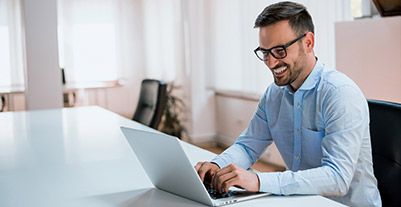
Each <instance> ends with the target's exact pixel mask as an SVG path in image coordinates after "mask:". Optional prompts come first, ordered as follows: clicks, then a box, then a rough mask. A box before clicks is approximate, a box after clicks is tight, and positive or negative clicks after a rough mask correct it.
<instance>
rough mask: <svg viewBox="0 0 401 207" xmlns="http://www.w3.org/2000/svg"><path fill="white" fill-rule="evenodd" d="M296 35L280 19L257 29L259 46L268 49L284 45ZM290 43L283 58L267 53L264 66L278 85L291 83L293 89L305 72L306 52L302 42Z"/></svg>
mask: <svg viewBox="0 0 401 207" xmlns="http://www.w3.org/2000/svg"><path fill="white" fill-rule="evenodd" d="M297 37H298V36H297V35H296V34H295V32H294V31H293V30H292V28H291V27H290V25H289V24H288V21H280V22H277V23H275V24H273V25H269V26H265V27H261V28H260V30H259V44H260V45H259V46H260V47H261V48H265V49H269V48H272V47H275V46H279V45H285V44H287V43H288V42H291V41H292V40H294V39H296V38H297ZM301 41H302V39H301V40H299V41H298V42H296V43H294V44H292V45H291V46H289V47H288V48H286V52H287V56H286V57H285V58H283V59H276V58H274V57H273V56H272V55H271V54H269V56H268V59H267V60H266V61H264V62H265V64H266V66H267V67H268V68H269V69H270V70H271V72H272V73H273V77H274V82H275V83H276V85H278V86H284V85H288V84H291V86H292V87H293V89H295V90H296V89H298V88H299V87H300V86H301V85H302V83H303V81H304V80H305V78H306V76H307V74H306V75H305V74H304V73H305V72H303V71H304V70H303V67H304V62H305V59H306V53H305V50H304V48H303V46H302V45H303V44H301V43H300V42H301Z"/></svg>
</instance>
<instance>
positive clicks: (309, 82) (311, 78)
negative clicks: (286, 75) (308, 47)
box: [285, 60, 324, 94]
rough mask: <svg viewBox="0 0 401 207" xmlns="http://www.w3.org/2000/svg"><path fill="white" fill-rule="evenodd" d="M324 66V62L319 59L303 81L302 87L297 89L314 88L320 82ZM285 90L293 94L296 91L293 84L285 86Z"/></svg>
mask: <svg viewBox="0 0 401 207" xmlns="http://www.w3.org/2000/svg"><path fill="white" fill-rule="evenodd" d="M323 66H324V65H323V64H322V63H320V62H319V60H317V61H316V64H315V66H314V67H313V69H312V71H311V73H310V74H309V75H308V77H307V78H306V79H305V81H304V82H303V83H302V85H301V87H299V89H298V90H297V91H299V90H310V89H312V88H314V87H315V86H316V84H317V83H318V82H319V79H320V74H321V71H322V70H323ZM285 90H286V91H288V92H289V93H291V94H293V93H294V91H293V90H292V88H291V86H289V85H287V86H285Z"/></svg>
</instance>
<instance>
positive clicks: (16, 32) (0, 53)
mask: <svg viewBox="0 0 401 207" xmlns="http://www.w3.org/2000/svg"><path fill="white" fill-rule="evenodd" d="M21 22H22V21H21V7H20V3H19V1H16V0H0V87H3V88H4V87H5V88H7V89H12V88H13V87H18V88H21V87H23V85H24V76H23V74H24V73H23V55H22V51H23V50H22V35H21V34H22V23H21Z"/></svg>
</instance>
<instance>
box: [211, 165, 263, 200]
mask: <svg viewBox="0 0 401 207" xmlns="http://www.w3.org/2000/svg"><path fill="white" fill-rule="evenodd" d="M212 185H213V186H214V187H215V189H216V190H217V192H219V193H222V192H228V189H229V188H230V187H231V186H238V187H240V188H243V189H246V190H247V191H251V192H257V191H259V178H258V176H257V175H256V174H255V173H252V172H249V171H247V170H245V169H242V168H240V167H238V166H236V165H234V164H231V165H228V166H227V167H225V168H223V169H221V170H218V171H217V172H216V174H215V176H214V177H213V180H212Z"/></svg>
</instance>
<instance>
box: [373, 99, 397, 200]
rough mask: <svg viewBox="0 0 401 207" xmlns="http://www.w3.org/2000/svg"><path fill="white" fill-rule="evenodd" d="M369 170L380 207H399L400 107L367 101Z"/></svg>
mask: <svg viewBox="0 0 401 207" xmlns="http://www.w3.org/2000/svg"><path fill="white" fill-rule="evenodd" d="M368 105H369V113H370V136H371V142H372V157H373V168H374V173H375V176H376V178H377V182H378V188H379V191H380V195H381V198H382V203H383V206H401V196H400V191H401V104H398V103H391V102H386V101H377V100H368Z"/></svg>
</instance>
